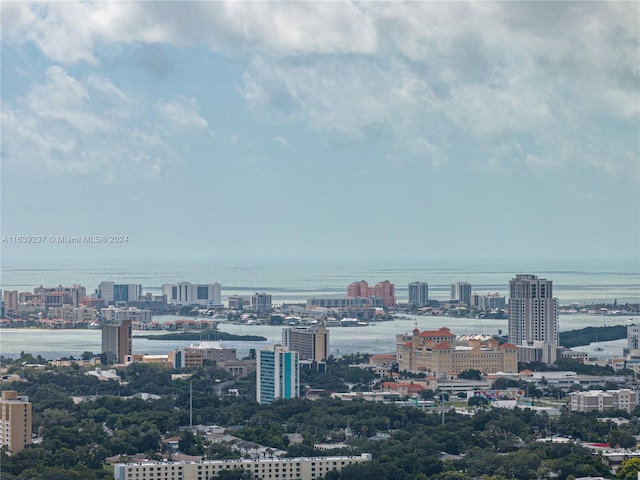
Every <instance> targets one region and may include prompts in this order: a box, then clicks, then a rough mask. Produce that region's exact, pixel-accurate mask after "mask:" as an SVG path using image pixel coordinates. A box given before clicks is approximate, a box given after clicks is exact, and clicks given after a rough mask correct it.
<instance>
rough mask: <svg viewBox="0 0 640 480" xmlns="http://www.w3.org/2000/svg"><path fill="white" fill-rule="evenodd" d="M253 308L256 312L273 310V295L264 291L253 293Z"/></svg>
mask: <svg viewBox="0 0 640 480" xmlns="http://www.w3.org/2000/svg"><path fill="white" fill-rule="evenodd" d="M251 309H252V310H254V311H256V312H265V311H269V310H271V295H269V294H268V293H264V292H263V293H258V292H256V293H254V294H253V295H251Z"/></svg>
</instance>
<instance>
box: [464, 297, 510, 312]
mask: <svg viewBox="0 0 640 480" xmlns="http://www.w3.org/2000/svg"><path fill="white" fill-rule="evenodd" d="M470 306H472V307H475V308H478V309H480V310H504V309H505V308H506V307H507V299H506V297H505V296H504V295H500V294H499V293H487V294H486V295H479V294H477V293H472V294H471V303H470Z"/></svg>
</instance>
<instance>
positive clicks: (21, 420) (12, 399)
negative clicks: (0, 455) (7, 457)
mask: <svg viewBox="0 0 640 480" xmlns="http://www.w3.org/2000/svg"><path fill="white" fill-rule="evenodd" d="M0 411H1V419H2V424H1V425H0V427H1V431H0V445H1V446H2V447H4V448H6V449H7V451H8V452H9V453H12V454H13V453H18V452H21V451H22V450H24V448H25V447H26V446H27V445H29V444H30V443H31V402H29V398H28V397H19V396H18V393H17V392H16V391H15V390H5V391H4V392H2V400H0Z"/></svg>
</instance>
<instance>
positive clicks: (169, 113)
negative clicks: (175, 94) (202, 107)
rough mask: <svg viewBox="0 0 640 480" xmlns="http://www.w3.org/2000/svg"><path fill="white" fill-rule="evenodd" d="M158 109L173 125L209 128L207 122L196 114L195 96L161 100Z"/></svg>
mask: <svg viewBox="0 0 640 480" xmlns="http://www.w3.org/2000/svg"><path fill="white" fill-rule="evenodd" d="M158 111H159V112H160V114H161V115H163V116H164V117H165V118H166V119H167V120H169V121H170V122H171V123H173V124H174V125H176V126H178V127H181V128H187V129H196V130H207V131H208V130H209V123H208V122H207V121H206V120H205V119H204V118H202V117H201V116H200V115H199V114H198V104H197V101H196V99H195V98H186V97H180V98H178V99H176V100H170V101H162V102H160V103H159V104H158Z"/></svg>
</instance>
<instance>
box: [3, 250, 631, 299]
mask: <svg viewBox="0 0 640 480" xmlns="http://www.w3.org/2000/svg"><path fill="white" fill-rule="evenodd" d="M518 273H531V274H534V275H538V276H539V277H541V278H546V279H548V280H552V281H553V288H554V296H555V297H558V298H559V299H560V304H561V305H567V304H570V303H574V302H575V303H595V302H604V303H613V301H614V300H616V299H617V301H618V303H625V302H631V303H640V263H639V260H638V259H634V260H625V259H614V260H597V259H588V260H552V259H549V260H531V259H523V260H517V259H506V260H505V259H501V260H498V259H478V260H461V259H399V260H391V259H375V260H366V259H334V260H328V259H321V260H309V259H306V260H303V259H289V260H276V259H258V260H251V259H236V260H234V259H203V260H193V259H189V260H176V259H158V260H149V259H126V260H125V259H96V260H87V259H72V260H46V261H45V260H17V259H3V262H2V268H1V271H0V288H2V289H6V290H19V291H26V290H33V288H34V287H37V286H39V285H45V286H51V285H59V284H62V285H69V284H74V283H77V284H81V285H83V286H85V287H86V288H87V293H93V292H94V291H95V290H96V289H97V288H98V285H99V284H100V282H102V281H115V282H116V283H136V284H142V287H143V291H144V292H153V293H159V292H160V290H161V287H162V285H163V284H165V283H177V282H181V281H187V282H192V283H213V282H219V283H220V284H221V285H222V295H223V300H225V299H226V297H228V296H229V295H250V294H252V293H255V292H267V293H270V294H271V295H272V297H273V301H274V302H275V303H282V302H297V303H302V302H305V301H306V299H307V298H311V297H319V296H329V295H330V296H344V295H345V293H346V288H347V285H348V284H349V283H351V282H354V281H359V280H366V281H367V282H369V284H370V285H372V286H373V285H375V284H376V283H377V282H380V281H383V280H389V281H390V282H392V283H394V284H395V287H396V296H397V298H398V301H399V302H406V301H407V295H408V294H407V285H408V284H409V283H411V282H415V281H420V282H427V283H428V284H429V297H430V298H432V299H435V300H447V299H449V293H450V285H451V284H452V283H455V282H469V283H471V285H472V289H473V292H477V293H481V294H482V293H488V292H498V293H500V294H503V295H507V294H508V288H509V280H510V279H511V278H513V277H514V276H515V275H516V274H518Z"/></svg>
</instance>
